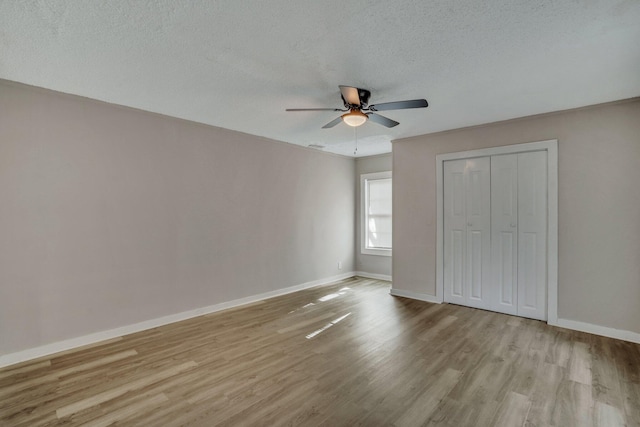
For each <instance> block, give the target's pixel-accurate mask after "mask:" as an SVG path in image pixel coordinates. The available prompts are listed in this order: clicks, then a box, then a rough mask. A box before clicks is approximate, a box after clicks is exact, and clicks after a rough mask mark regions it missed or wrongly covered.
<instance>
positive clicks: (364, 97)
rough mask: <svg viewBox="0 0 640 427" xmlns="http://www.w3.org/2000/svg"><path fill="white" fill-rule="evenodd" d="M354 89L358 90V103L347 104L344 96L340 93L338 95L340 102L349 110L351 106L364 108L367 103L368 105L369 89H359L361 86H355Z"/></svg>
mask: <svg viewBox="0 0 640 427" xmlns="http://www.w3.org/2000/svg"><path fill="white" fill-rule="evenodd" d="M356 89H357V90H358V98H360V105H352V104H349V103H348V102H347V100H346V99H344V96H342V95H340V97H341V98H342V102H343V103H344V107H345V108H348V109H349V110H351V109H353V108H366V107H367V105H369V98H370V97H371V91H368V90H367V89H361V88H356Z"/></svg>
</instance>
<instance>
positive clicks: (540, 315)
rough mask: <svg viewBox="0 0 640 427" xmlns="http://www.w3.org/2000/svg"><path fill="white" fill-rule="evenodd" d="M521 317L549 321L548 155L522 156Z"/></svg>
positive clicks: (537, 153) (519, 177)
mask: <svg viewBox="0 0 640 427" xmlns="http://www.w3.org/2000/svg"><path fill="white" fill-rule="evenodd" d="M517 156H518V314H519V315H520V316H525V317H530V318H533V319H540V320H546V318H547V307H546V301H547V294H546V289H547V241H546V236H547V178H546V177H547V153H546V152H545V151H538V152H533V153H521V154H518V155H517Z"/></svg>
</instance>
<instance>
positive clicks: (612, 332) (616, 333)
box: [549, 319, 640, 344]
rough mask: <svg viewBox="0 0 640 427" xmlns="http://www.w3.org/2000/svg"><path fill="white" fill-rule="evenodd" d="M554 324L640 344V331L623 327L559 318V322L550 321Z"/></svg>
mask: <svg viewBox="0 0 640 427" xmlns="http://www.w3.org/2000/svg"><path fill="white" fill-rule="evenodd" d="M549 324H550V325H552V326H558V327H561V328H567V329H573V330H574V331H581V332H587V333H589V334H595V335H601V336H603V337H608V338H615V339H618V340H623V341H629V342H633V343H636V344H640V333H637V332H632V331H625V330H623V329H615V328H609V327H606V326H600V325H594V324H592V323H585V322H579V321H577V320H568V319H557V322H553V323H552V322H551V321H549Z"/></svg>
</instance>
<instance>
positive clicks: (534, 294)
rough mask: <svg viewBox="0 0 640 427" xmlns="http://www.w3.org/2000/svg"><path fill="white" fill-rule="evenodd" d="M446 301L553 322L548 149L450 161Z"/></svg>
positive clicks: (446, 188) (446, 191) (446, 198)
mask: <svg viewBox="0 0 640 427" xmlns="http://www.w3.org/2000/svg"><path fill="white" fill-rule="evenodd" d="M443 175H444V177H443V178H444V181H443V185H444V187H443V190H444V200H443V202H444V206H443V208H444V234H443V236H444V242H443V243H444V301H446V302H450V303H454V304H461V305H466V306H470V307H476V308H482V309H486V310H492V311H497V312H501V313H508V314H514V315H518V316H523V317H529V318H533V319H540V320H546V319H547V307H546V301H547V295H546V292H547V274H546V273H547V265H546V262H547V261H546V260H547V242H546V237H547V181H546V180H547V152H546V151H533V152H525V153H517V154H500V155H492V156H484V157H475V158H468V159H456V160H448V161H444V162H443Z"/></svg>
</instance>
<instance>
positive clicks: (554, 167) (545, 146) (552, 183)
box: [435, 139, 558, 325]
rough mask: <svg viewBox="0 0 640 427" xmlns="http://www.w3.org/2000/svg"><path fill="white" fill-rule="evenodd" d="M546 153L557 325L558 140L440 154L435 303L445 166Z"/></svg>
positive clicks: (439, 292) (552, 305) (440, 273)
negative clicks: (464, 160)
mask: <svg viewBox="0 0 640 427" xmlns="http://www.w3.org/2000/svg"><path fill="white" fill-rule="evenodd" d="M532 151H546V152H547V323H548V324H550V325H557V324H558V140H557V139H552V140H548V141H538V142H527V143H523V144H514V145H505V146H501V147H491V148H481V149H478V150H470V151H461V152H456V153H446V154H438V155H437V156H436V185H437V202H436V203H437V205H436V206H437V242H436V244H437V248H436V298H435V299H436V300H437V302H443V301H444V162H445V161H447V160H460V159H470V158H474V157H485V156H494V155H500V154H517V153H528V152H532Z"/></svg>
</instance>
